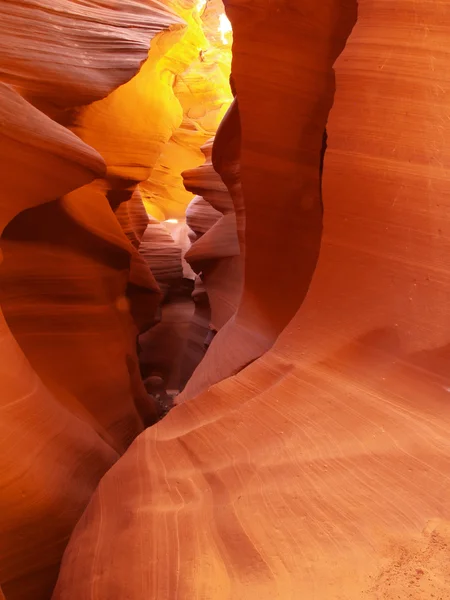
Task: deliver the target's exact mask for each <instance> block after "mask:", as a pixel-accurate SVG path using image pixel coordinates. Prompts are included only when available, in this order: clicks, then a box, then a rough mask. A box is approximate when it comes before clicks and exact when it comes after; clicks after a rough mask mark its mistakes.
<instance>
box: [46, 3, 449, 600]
mask: <svg viewBox="0 0 450 600" xmlns="http://www.w3.org/2000/svg"><path fill="white" fill-rule="evenodd" d="M240 4H242V5H243V6H245V7H246V8H247V9H248V10H250V5H249V4H247V3H240ZM254 4H255V3H252V5H251V6H252V7H253V5H254ZM312 6H313V5H312V4H311V13H308V14H303V15H302V16H303V19H302V21H301V25H299V26H300V28H303V29H301V31H302V32H303V33H304V34H305V37H306V38H307V39H308V34H310V33H311V34H312V30H310V29H309V27H312V26H313V24H315V30H314V34H315V35H314V36H312V35H311V37H310V38H309V43H310V44H312V43H313V42H314V40H315V39H317V40H318V39H322V42H323V43H324V41H325V40H327V39H328V44H324V45H326V47H327V48H331V47H332V46H333V45H334V40H336V39H337V37H334V36H333V28H334V27H335V26H336V23H338V22H339V21H338V20H336V15H341V16H345V19H344V21H343V22H342V31H341V38H340V42H339V44H342V40H343V39H345V35H344V34H345V32H346V30H347V32H348V31H349V29H350V26H351V24H352V14H353V10H352V7H351V6H350V7H349V8H350V10H349V12H348V13H347V12H346V11H345V8H346V5H344V4H340V3H334V2H328V3H326V6H325V7H323V6H322V5H321V7H320V11H317V12H313V9H312ZM231 8H233V11H235V12H233V13H231V10H230V14H231V16H232V17H233V15H234V17H233V21H234V30H235V35H236V37H237V38H238V37H239V30H240V28H241V27H242V28H243V29H245V28H246V26H247V24H248V23H249V22H250V20H249V19H247V20H246V21H245V22H244V19H243V18H242V19H240V18H239V13H238V12H237V10H238V2H233V3H232V7H231ZM323 9H325V10H323ZM337 11H338V12H337ZM446 11H447V5H446V4H444V3H428V2H423V3H414V4H411V3H409V2H405V1H402V0H397V1H395V2H392V1H390V2H385V1H381V0H360V2H359V17H358V23H357V25H356V27H355V29H354V31H353V33H352V34H351V36H350V39H349V42H348V45H347V47H346V49H345V51H344V53H343V54H342V56H341V57H340V59H339V61H338V62H337V65H336V70H337V93H336V99H335V104H334V107H333V109H332V111H331V114H330V119H329V123H328V133H329V138H328V152H327V156H326V160H325V166H324V175H323V177H324V179H323V202H324V223H323V227H324V233H323V242H322V249H321V254H320V258H319V260H318V264H317V269H316V271H315V274H314V277H313V278H312V282H311V286H310V289H309V291H308V294H307V296H306V299H305V300H304V302H303V304H302V306H301V308H300V309H299V310H298V311H297V313H296V314H295V316H294V318H293V319H292V320H291V322H290V323H289V324H288V325H287V327H285V329H284V331H283V332H282V334H281V335H280V336H279V338H278V340H277V341H276V343H275V345H274V346H273V347H272V349H271V350H269V351H268V352H267V353H266V354H265V355H264V356H263V357H262V358H260V359H259V360H257V361H256V362H254V363H253V364H252V365H250V366H249V367H248V368H246V369H245V370H243V371H241V372H240V373H239V374H238V375H236V376H235V377H232V378H229V379H227V380H225V381H222V382H221V383H219V384H217V385H215V386H214V387H212V388H211V389H210V390H209V391H208V392H206V393H204V394H202V395H201V396H199V397H197V398H196V399H195V400H192V401H189V402H186V403H184V404H182V405H181V406H178V407H177V408H176V409H174V410H173V411H172V412H171V413H170V414H169V416H168V417H167V418H166V419H165V420H164V421H162V422H161V423H159V424H158V425H157V426H156V427H154V428H151V429H149V430H147V431H146V432H145V433H144V434H142V435H141V436H140V437H139V438H138V439H137V440H136V442H135V443H134V445H133V446H132V448H130V449H129V450H128V452H127V453H126V455H125V456H124V457H123V458H122V459H121V460H120V461H119V462H118V463H117V464H116V465H115V466H114V467H113V469H112V470H111V472H110V473H109V474H108V475H107V476H106V477H105V478H104V479H103V481H102V482H101V484H100V486H99V488H98V490H97V492H96V494H95V496H94V498H93V500H92V502H91V504H90V506H89V508H88V510H87V512H86V513H85V515H84V517H83V519H82V520H81V521H80V523H79V525H78V526H77V529H76V531H75V534H74V536H73V538H72V541H71V544H70V546H69V548H68V551H67V553H66V556H65V559H64V565H63V570H62V573H61V577H60V580H59V584H58V586H57V589H56V593H55V596H54V598H55V599H57V600H65V599H69V598H70V600H78V599H80V600H84V599H86V598H92V599H93V598H104V597H108V598H112V599H115V598H117V599H119V598H122V597H124V596H125V595H128V597H129V598H132V599H133V600H135V599H136V600H138V599H139V600H141V599H144V598H146V599H147V598H161V597H165V598H174V597H178V598H186V599H187V598H190V599H192V598H195V599H205V598H214V599H215V600H219V599H223V600H225V599H229V598H238V599H242V600H244V599H246V600H247V599H249V598H258V599H264V600H265V599H273V598H278V599H280V600H287V599H292V600H294V599H297V598H300V597H301V598H303V597H304V598H327V599H328V598H342V599H343V600H361V598H368V599H371V600H378V599H380V598H383V599H386V600H394V599H398V598H412V599H414V600H419V599H426V600H431V599H432V598H444V597H447V596H448V591H449V588H450V573H449V570H448V561H449V558H450V556H449V550H448V548H449V543H450V513H449V507H448V502H447V490H448V474H449V472H450V458H449V456H450V453H449V451H450V443H449V429H450V412H449V408H448V393H449V389H450V378H449V372H450V369H449V368H450V354H449V350H448V332H447V329H446V328H445V327H443V324H446V323H448V322H449V316H450V315H449V306H450V302H449V300H450V297H449V296H450V273H449V269H448V266H447V263H446V261H445V258H444V257H446V256H447V255H448V251H449V240H450V218H449V214H450V210H449V209H450V203H449V197H448V193H447V190H446V187H447V181H448V177H449V172H448V169H447V168H446V164H448V160H449V158H450V157H449V148H448V144H447V141H446V139H447V138H446V136H445V132H446V130H447V129H448V125H447V123H448V119H447V118H446V114H447V102H446V94H447V93H448V92H449V91H450V88H449V85H450V84H449V81H448V77H447V76H446V73H447V70H448V63H449V60H450V44H449V42H448V40H449V39H450V37H449V35H448V34H449V32H448V31H447V29H448V26H447V25H446V23H447V22H448V18H447V17H448V16H449V15H447V12H446ZM294 15H295V12H294V11H289V12H288V11H287V10H286V11H283V10H280V14H279V15H278V16H276V15H275V17H274V19H273V20H272V26H274V25H275V23H276V22H275V23H274V20H275V19H276V18H278V19H280V20H283V19H284V22H283V27H281V22H279V28H277V27H274V30H275V31H278V32H279V33H280V37H279V44H278V46H277V50H278V52H277V54H276V58H277V59H280V57H284V56H285V57H286V60H288V59H289V57H290V56H291V55H292V54H293V53H291V52H290V53H289V54H288V52H287V45H288V43H289V47H290V48H292V45H291V44H292V43H293V42H292V40H289V35H288V34H286V33H285V32H286V31H288V32H289V24H290V23H293V21H294V19H293V17H294ZM324 15H326V16H328V17H331V16H332V15H334V18H333V19H330V20H329V21H328V23H329V25H328V26H326V24H325V21H324V23H323V28H322V29H321V28H320V27H319V24H320V22H319V21H317V22H315V23H314V18H315V17H316V18H317V19H322V18H324ZM306 17H308V18H306ZM344 23H345V26H344ZM261 25H262V23H261ZM262 30H263V28H262V26H261V27H258V28H256V27H255V28H253V29H251V30H250V27H248V31H247V33H248V35H251V33H252V31H255V32H258V34H259V35H261V31H262ZM281 32H283V36H281ZM255 35H256V33H255ZM322 36H323V37H322ZM263 39H264V38H263V36H262V35H261V40H263ZM283 39H286V40H289V42H288V41H286V46H283V43H282V42H283ZM300 39H303V37H302V36H300ZM264 42H265V43H266V40H265V39H264ZM331 42H333V43H331ZM261 43H262V41H261ZM238 47H239V42H237V48H238ZM283 48H286V53H284V52H283ZM261 50H262V49H261ZM238 52H239V50H238ZM298 53H299V54H301V55H302V56H303V53H302V52H301V48H299V50H298ZM311 54H313V55H315V53H314V52H311V51H309V52H308V53H307V56H308V60H309V57H310V56H311ZM274 56H275V55H274ZM236 64H237V65H238V64H239V54H238V58H237V60H236ZM281 64H282V65H283V64H284V63H283V62H281ZM287 64H288V65H289V63H287ZM237 69H239V67H238V66H237ZM269 72H270V71H269ZM272 72H273V71H272ZM277 72H278V71H277ZM286 72H288V66H286ZM247 75H248V77H249V78H251V72H247ZM310 77H311V79H312V72H311V73H309V72H308V71H305V78H304V81H308V82H309V84H308V89H310V88H309V86H310V85H312V83H311V81H310V80H309V78H310ZM267 80H268V81H270V78H266V81H267ZM290 81H291V80H290ZM295 81H296V82H299V83H298V85H299V86H300V85H301V84H300V82H301V81H302V79H301V78H298V79H295ZM255 83H256V81H255ZM237 85H238V83H237ZM330 85H331V84H330ZM278 87H279V86H278ZM319 92H320V96H319V97H322V98H324V97H326V98H328V94H327V93H324V89H323V88H320V90H319V89H318V90H317V93H319ZM244 96H245V93H244ZM238 97H239V102H241V97H240V95H239V88H238ZM310 98H311V97H310V96H308V97H306V96H304V97H303V96H302V100H303V102H305V103H306V104H307V103H308V102H309V101H312V100H310ZM293 100H294V96H293V97H292V104H289V106H288V107H287V108H289V110H287V109H286V112H285V113H282V114H280V115H279V117H280V119H282V120H284V119H286V120H288V114H289V115H290V116H291V117H292V118H295V116H296V115H298V114H299V113H301V112H302V106H303V104H299V103H298V102H295V103H294V101H293ZM268 103H269V101H268ZM262 104H263V105H264V99H263V101H262ZM254 111H255V113H256V115H259V118H262V117H263V115H264V112H263V111H261V112H259V107H255V106H254ZM243 114H244V113H243ZM257 120H258V119H257V118H256V116H255V121H254V124H253V126H254V127H255V128H256V122H257ZM264 122H266V121H264ZM242 124H243V136H244V135H245V129H246V127H247V126H248V127H250V125H245V118H243V119H242ZM320 125H321V126H322V125H323V123H321V124H320ZM297 126H300V122H298V123H297V125H296V127H297ZM291 128H292V126H291ZM294 129H295V128H294ZM262 130H263V128H261V131H262ZM297 133H298V132H297ZM255 135H256V134H255ZM292 135H293V136H294V134H292ZM315 137H316V138H317V140H316V146H315V150H316V151H315V155H317V156H316V159H315V161H318V160H319V159H318V156H319V154H320V144H319V138H320V137H321V129H320V128H319V124H318V125H317V128H316V133H315ZM252 150H253V152H254V153H255V154H256V153H257V156H255V157H254V159H255V164H254V165H253V169H254V170H255V173H253V171H252V170H250V175H252V177H256V168H257V167H258V166H259V164H260V163H261V162H262V161H264V155H263V151H264V150H265V151H266V152H268V153H269V152H271V151H272V147H271V146H263V145H262V144H260V145H257V146H253V149H252ZM281 150H282V148H280V147H279V148H278V151H281ZM246 153H247V154H246ZM250 157H251V155H250V154H249V149H248V147H247V148H246V147H245V144H244V143H243V146H242V184H243V189H244V197H245V202H246V216H247V228H248V231H247V230H246V242H247V246H246V250H247V254H246V268H248V269H250V270H251V274H250V275H249V274H248V272H247V271H246V290H247V294H248V293H249V290H257V289H258V285H257V283H258V279H257V278H256V275H257V274H260V272H261V271H260V270H258V272H257V274H255V273H254V271H253V270H252V267H251V265H252V260H253V258H252V255H254V253H255V252H256V246H255V245H254V242H253V241H252V235H254V234H256V230H257V223H256V222H255V223H253V224H250V222H252V219H253V217H252V210H256V209H255V208H254V207H253V208H250V210H247V205H248V203H249V202H250V200H248V198H252V196H251V195H250V193H251V190H252V189H253V186H256V189H257V190H259V191H261V188H260V187H259V186H260V184H259V183H258V181H257V180H256V179H253V178H252V177H250V175H249V173H248V172H247V173H246V169H249V168H250V167H249V166H247V167H246V164H247V162H246V161H250ZM256 158H258V160H256ZM272 158H273V159H274V158H275V157H272ZM264 164H266V163H264ZM289 164H290V163H289ZM314 164H315V169H316V170H317V172H318V170H319V165H318V163H317V162H315V163H314ZM267 168H268V174H267V176H268V180H269V183H268V186H269V188H268V192H270V191H271V188H270V185H271V184H270V181H271V177H273V176H274V172H273V171H272V170H270V169H269V166H267ZM276 168H277V169H279V170H280V171H281V173H283V170H282V162H281V161H280V162H276V161H275V163H274V164H273V165H272V169H273V170H275V169H276ZM292 168H293V166H292ZM297 168H298V165H297ZM310 169H311V172H312V163H311V164H310ZM316 177H317V176H316ZM283 181H284V179H283ZM316 183H317V182H316ZM316 183H315V184H314V186H313V187H312V188H311V191H309V187H307V189H306V190H305V193H307V192H308V193H311V194H313V195H314V197H315V198H317V186H316ZM251 184H252V185H251ZM308 193H307V196H306V197H308ZM266 197H267V196H266V195H265V194H260V203H261V207H262V208H264V206H265V204H264V203H265V198H266ZM279 197H281V201H282V200H283V196H279ZM302 198H303V199H304V198H305V196H304V195H301V194H300V195H298V196H297V210H296V211H295V210H294V207H293V206H291V207H290V208H291V210H290V211H289V212H286V211H285V212H284V215H283V217H284V218H282V215H279V216H278V215H277V214H276V210H275V205H274V209H273V211H272V212H271V216H272V229H269V230H266V236H268V239H269V240H270V239H272V237H274V236H275V232H276V231H277V224H278V226H279V227H280V228H281V227H282V230H283V231H286V229H285V228H286V227H287V228H288V230H289V231H291V229H292V228H294V227H297V228H299V230H295V231H297V235H298V236H299V237H301V235H300V233H299V232H302V231H303V224H302V223H301V222H300V223H299V221H297V218H298V219H300V217H304V216H305V215H304V212H305V211H306V210H307V206H305V205H302ZM310 199H311V197H310ZM293 201H294V199H293V196H292V202H293ZM249 206H251V202H250V204H249ZM302 206H303V209H302ZM277 208H278V207H277ZM283 208H284V209H286V208H289V206H288V205H285V204H284V203H283V202H282V204H281V209H283ZM299 209H300V210H299ZM261 212H262V213H264V214H266V213H265V212H264V211H263V210H261ZM282 212H283V211H282ZM298 213H300V215H299V214H298ZM291 220H292V221H293V223H292V222H291ZM264 241H266V238H264ZM286 243H287V244H288V243H291V244H294V242H293V241H292V242H289V241H287V242H286ZM268 247H269V248H272V250H273V248H274V246H273V245H272V246H270V245H269V246H268ZM289 250H290V247H289V246H287V247H284V248H283V252H285V253H286V254H285V256H286V260H287V262H288V265H290V268H291V269H292V268H293V262H292V261H294V258H292V259H291V261H289V256H290V255H289V252H288V251H289ZM268 254H269V253H268V252H265V251H264V249H263V254H262V258H263V259H264V261H263V262H262V263H261V264H262V266H261V267H260V269H262V268H266V267H267V266H269V264H270V261H272V260H273V258H272V257H270V256H269V255H268ZM269 259H270V261H269ZM295 260H298V259H297V258H295ZM271 274H273V271H271ZM285 276H286V273H285V271H284V269H282V270H281V273H277V274H276V278H277V279H278V281H279V283H280V285H281V283H282V282H283V277H285ZM249 282H250V283H249ZM293 285H294V289H293V292H292V293H293V294H294V293H297V294H299V295H298V296H297V300H298V298H301V297H302V293H300V291H301V290H300V289H299V288H300V287H301V286H302V285H304V282H303V283H302V282H299V283H295V284H293ZM296 285H298V286H299V288H295V286H296ZM252 286H254V287H252ZM277 289H278V292H279V294H280V295H281V290H282V289H283V288H282V287H279V288H277ZM266 291H267V295H266V296H263V295H259V296H258V298H260V301H261V302H262V303H263V306H262V308H261V311H263V309H264V308H265V307H267V306H268V305H267V304H266V303H267V302H269V300H270V301H271V302H274V301H273V294H274V292H272V290H271V289H269V290H266ZM281 298H284V302H285V306H286V312H284V313H283V315H282V316H281V317H278V319H279V320H280V321H281V319H282V318H283V319H286V318H287V316H288V313H289V310H290V305H291V303H292V302H293V299H292V298H291V297H288V298H286V297H285V296H284V295H281ZM281 298H280V303H281ZM247 301H248V300H247ZM255 312H256V304H255ZM261 314H264V313H261V312H260V313H258V314H257V315H255V317H254V318H255V319H256V318H259V319H260V318H261ZM274 318H275V317H274ZM219 335H220V334H219ZM217 337H218V336H217ZM216 339H217V338H216ZM213 344H214V342H213ZM100 517H101V518H100ZM113 540H114V544H113V543H112V541H113ZM80 549H83V552H82V553H81V552H80ZM124 573H126V574H127V576H126V578H125V577H124V576H123V574H124ZM93 582H95V585H94V583H93Z"/></svg>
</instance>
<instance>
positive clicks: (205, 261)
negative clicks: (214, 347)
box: [184, 144, 243, 331]
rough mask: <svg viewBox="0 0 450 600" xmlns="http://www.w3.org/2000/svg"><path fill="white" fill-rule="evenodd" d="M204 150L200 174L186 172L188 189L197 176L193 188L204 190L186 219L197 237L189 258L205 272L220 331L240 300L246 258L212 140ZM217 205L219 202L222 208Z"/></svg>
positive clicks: (213, 319) (213, 317) (214, 319)
mask: <svg viewBox="0 0 450 600" xmlns="http://www.w3.org/2000/svg"><path fill="white" fill-rule="evenodd" d="M204 154H205V157H206V162H205V164H204V165H203V166H202V167H200V168H199V169H198V171H200V174H199V175H198V174H197V173H196V172H195V170H194V171H192V170H191V171H185V173H184V179H185V186H186V189H188V190H190V189H191V185H192V184H191V182H190V180H191V179H193V188H192V190H191V191H195V192H198V191H201V192H202V193H203V196H196V197H195V198H194V200H192V202H191V203H190V205H189V206H188V209H187V211H186V222H187V224H188V226H189V227H190V229H191V230H192V232H193V233H194V234H195V237H196V239H195V241H193V243H192V245H191V248H190V249H189V250H188V252H187V253H186V255H185V258H186V260H187V262H188V263H189V264H190V266H191V267H192V268H193V270H194V271H195V272H196V273H201V278H202V281H203V283H204V285H205V289H206V292H207V294H208V298H209V304H210V307H211V328H212V329H213V330H214V331H219V329H221V328H222V327H223V325H225V323H226V322H227V321H228V320H229V319H230V318H231V317H232V316H233V315H234V313H235V312H236V309H237V306H238V304H239V300H240V296H241V293H242V282H243V272H242V266H243V260H242V257H241V252H240V246H239V240H238V235H237V224H236V213H235V212H234V205H233V201H232V199H231V197H230V195H229V194H228V193H227V189H226V187H225V186H224V184H223V183H222V180H221V179H220V176H219V175H218V174H217V173H216V172H215V171H214V168H213V166H212V162H211V144H210V145H208V146H207V147H206V148H205V149H204ZM200 177H201V180H200V181H199V178H200ZM208 186H210V187H211V190H209V189H208ZM210 193H211V199H210V198H209V194H210ZM218 196H219V198H220V200H219V203H217V197H218ZM226 200H228V202H226ZM205 204H206V206H205ZM214 206H219V207H220V210H221V212H219V211H218V210H216V209H215V207H214ZM222 213H223V214H222Z"/></svg>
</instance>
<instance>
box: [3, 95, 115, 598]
mask: <svg viewBox="0 0 450 600" xmlns="http://www.w3.org/2000/svg"><path fill="white" fill-rule="evenodd" d="M0 95H1V102H0V120H1V122H2V130H1V132H0V162H1V164H2V185H1V189H0V218H1V222H0V231H3V230H4V228H5V226H7V224H8V223H9V222H10V221H12V220H13V218H14V217H15V215H17V214H18V213H20V212H21V211H24V210H26V209H28V208H30V207H33V206H38V205H41V204H43V203H46V202H49V201H51V200H52V199H53V198H55V197H58V196H61V195H63V194H65V193H67V192H69V191H70V190H71V189H74V188H76V187H78V186H82V185H84V184H85V183H88V182H89V181H91V180H92V179H94V178H95V177H98V176H101V175H102V174H103V172H104V168H105V166H104V162H103V160H102V159H101V157H100V156H99V155H98V154H97V153H96V152H95V151H94V150H93V149H92V148H89V147H88V146H86V144H84V143H83V142H81V141H80V140H79V139H78V138H77V137H76V136H74V135H73V134H72V133H70V132H69V131H67V130H66V129H64V128H63V127H61V126H60V125H58V124H56V123H55V122H54V121H52V120H51V119H49V118H48V117H46V116H45V115H43V114H42V113H40V112H39V111H38V110H36V109H35V108H33V107H32V106H31V105H30V104H28V103H27V102H25V101H24V100H23V99H22V98H21V97H20V96H19V95H18V94H16V93H15V92H14V91H13V90H11V89H10V88H8V87H6V86H5V85H3V84H0ZM12 199H14V201H12ZM32 257H33V248H28V253H27V260H28V262H29V261H31V260H32ZM18 266H19V267H20V266H21V265H20V264H19V265H18ZM0 269H1V271H2V273H3V272H4V269H5V264H2V265H1V266H0ZM30 275H32V272H31V271H30V270H29V271H28V277H30ZM2 276H3V275H2ZM1 289H2V296H3V295H4V293H5V291H6V289H7V288H6V286H5V285H4V283H3V282H2V287H1ZM73 316H74V317H76V313H74V315H73ZM47 318H48V317H47ZM0 341H1V343H0V348H1V357H0V381H1V390H2V393H1V399H0V413H1V419H0V445H1V448H0V471H1V473H2V485H1V494H0V581H1V585H2V590H3V593H4V594H6V595H7V598H8V600H10V599H12V600H14V599H24V600H25V599H26V598H31V597H32V598H46V597H47V598H48V596H49V594H50V593H51V589H52V586H53V584H54V581H55V578H56V573H57V565H58V563H59V560H60V557H61V555H62V552H63V549H64V546H65V544H66V541H67V537H68V535H69V533H70V532H71V530H72V528H73V525H74V523H75V522H76V521H77V519H78V518H79V516H80V515H81V512H82V511H83V509H84V507H85V506H86V504H87V501H88V499H89V497H90V495H91V494H92V492H93V490H94V488H95V486H96V485H97V483H98V481H99V479H100V477H101V476H102V475H103V473H104V472H105V471H106V469H107V468H108V467H109V466H111V464H112V463H113V462H114V460H115V459H116V458H117V453H116V452H115V451H114V450H113V448H112V447H111V446H110V445H109V444H108V443H107V441H105V440H103V439H102V437H101V435H99V433H100V432H99V431H98V427H96V426H95V425H94V423H93V417H92V416H90V415H89V414H87V412H86V411H85V410H84V408H83V407H82V406H80V405H76V403H73V404H72V405H70V406H69V405H68V404H67V403H66V398H62V397H61V396H60V395H57V396H55V395H54V393H52V392H51V391H50V390H49V389H48V388H47V387H45V385H44V383H43V381H42V379H41V378H40V377H38V375H37V374H36V372H35V371H34V370H33V368H32V366H31V365H30V362H29V361H28V360H27V358H26V356H25V354H24V352H23V350H22V348H21V347H20V346H19V345H18V344H17V341H16V339H14V337H13V336H12V334H11V331H10V330H9V328H8V326H7V324H6V322H5V320H4V317H3V315H2V314H1V313H0ZM68 366H69V367H70V365H68ZM54 391H55V390H54ZM96 429H97V431H96ZM105 438H106V436H105ZM44 550H45V551H44Z"/></svg>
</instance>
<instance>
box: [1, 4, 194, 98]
mask: <svg viewBox="0 0 450 600" xmlns="http://www.w3.org/2000/svg"><path fill="white" fill-rule="evenodd" d="M0 20H1V23H2V36H1V39H0V56H1V59H0V80H2V81H5V82H6V83H8V84H11V85H13V86H16V87H17V88H18V89H19V90H20V92H21V94H23V95H25V96H26V97H27V98H28V99H29V100H31V101H32V102H33V103H34V102H36V103H38V104H40V105H43V106H45V107H49V106H50V107H53V109H56V108H58V109H61V108H67V107H69V106H70V107H73V106H80V105H83V104H89V103H91V102H93V101H94V100H98V99H100V98H104V97H105V96H106V95H108V94H109V93H110V92H111V91H112V90H113V89H114V88H117V87H118V86H119V85H121V84H123V83H125V82H127V81H128V80H129V79H130V78H131V77H133V76H134V75H135V73H136V71H137V70H138V69H139V66H140V65H141V63H142V62H143V61H144V60H145V58H146V57H147V53H148V46H149V39H151V37H153V36H154V35H155V34H156V33H158V32H159V31H161V30H162V29H165V28H167V27H169V25H172V24H174V23H182V21H181V20H180V19H179V18H178V17H176V15H175V14H173V13H171V12H170V11H168V10H167V9H165V8H164V7H163V5H162V4H161V3H160V2H158V1H157V0H132V1H131V2H127V5H126V7H119V6H118V5H117V3H116V2H113V1H111V0H106V1H102V0H84V1H83V2H78V1H77V0H26V1H25V2H24V1H22V0H6V1H5V2H3V3H2V4H1V6H0Z"/></svg>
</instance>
